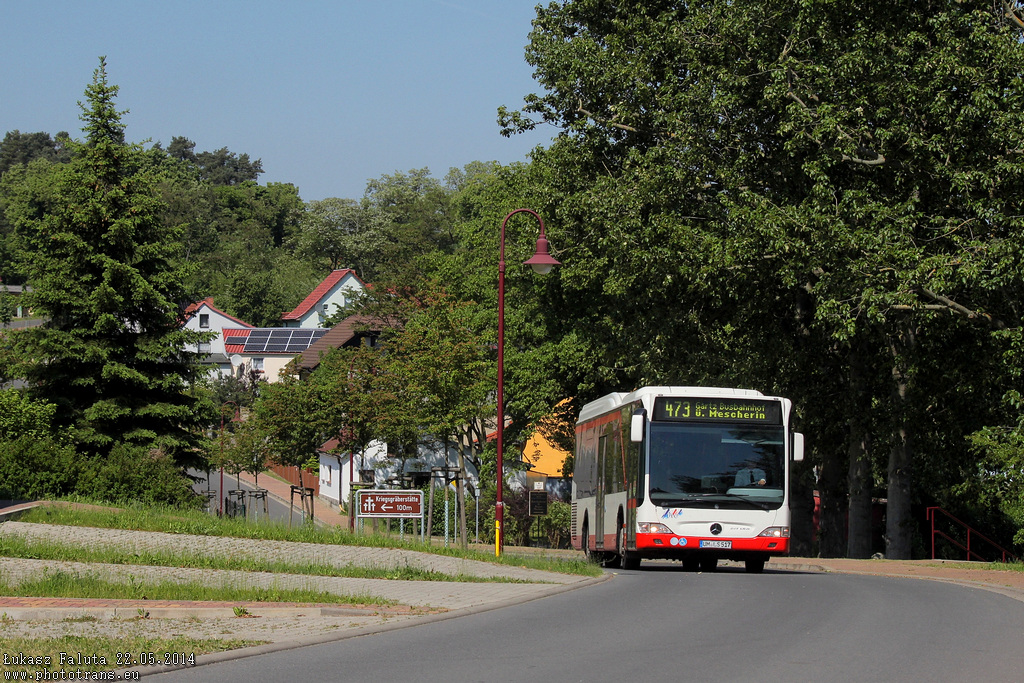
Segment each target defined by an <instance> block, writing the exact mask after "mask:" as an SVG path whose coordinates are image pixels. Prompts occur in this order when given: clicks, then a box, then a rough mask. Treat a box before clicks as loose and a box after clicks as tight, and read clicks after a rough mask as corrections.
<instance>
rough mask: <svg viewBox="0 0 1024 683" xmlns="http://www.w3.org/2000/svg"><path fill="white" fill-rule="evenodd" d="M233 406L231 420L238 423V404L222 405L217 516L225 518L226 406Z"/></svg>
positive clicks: (226, 403)
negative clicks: (233, 412) (233, 414)
mask: <svg viewBox="0 0 1024 683" xmlns="http://www.w3.org/2000/svg"><path fill="white" fill-rule="evenodd" d="M226 405H233V406H234V407H235V416H234V417H233V418H231V421H232V422H238V420H239V412H240V411H239V408H238V404H237V403H235V402H234V401H224V403H221V404H220V462H221V465H220V505H219V506H218V507H217V516H218V517H223V516H224V406H226Z"/></svg>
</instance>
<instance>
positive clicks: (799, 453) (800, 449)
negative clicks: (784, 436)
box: [793, 432, 804, 462]
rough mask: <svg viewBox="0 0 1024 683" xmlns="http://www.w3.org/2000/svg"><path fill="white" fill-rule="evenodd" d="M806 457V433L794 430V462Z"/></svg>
mask: <svg viewBox="0 0 1024 683" xmlns="http://www.w3.org/2000/svg"><path fill="white" fill-rule="evenodd" d="M803 459H804V435H803V434H801V433H800V432H793V462H800V461H801V460H803Z"/></svg>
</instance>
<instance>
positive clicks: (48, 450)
mask: <svg viewBox="0 0 1024 683" xmlns="http://www.w3.org/2000/svg"><path fill="white" fill-rule="evenodd" d="M79 472H80V460H79V457H78V454H77V453H75V449H74V448H72V447H71V446H67V445H64V444H61V443H58V442H57V441H55V440H54V439H52V438H51V437H48V436H23V437H21V438H18V439H13V440H12V439H6V440H0V497H3V498H12V499H24V500H41V499H44V498H59V497H62V496H66V495H68V494H69V493H71V492H72V491H73V490H74V487H75V482H76V481H77V479H78V476H79Z"/></svg>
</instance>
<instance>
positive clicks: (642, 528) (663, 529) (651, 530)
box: [636, 522, 672, 534]
mask: <svg viewBox="0 0 1024 683" xmlns="http://www.w3.org/2000/svg"><path fill="white" fill-rule="evenodd" d="M636 530H637V532H638V533H641V534H670V533H672V530H671V529H669V528H668V527H667V526H665V525H664V524H658V523H657V522H637V523H636Z"/></svg>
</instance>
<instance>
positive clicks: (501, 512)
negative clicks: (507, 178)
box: [494, 209, 561, 557]
mask: <svg viewBox="0 0 1024 683" xmlns="http://www.w3.org/2000/svg"><path fill="white" fill-rule="evenodd" d="M517 213H528V214H530V215H531V216H533V217H534V218H536V219H537V222H538V223H540V237H538V238H537V248H536V251H535V252H534V254H533V256H532V257H531V258H530V259H528V260H527V261H525V262H524V263H523V265H524V266H530V267H531V268H533V272H535V273H537V274H538V275H547V274H548V273H550V272H551V269H552V268H553V267H555V266H558V265H561V264H560V263H559V262H558V261H556V260H555V259H554V258H553V257H552V256H551V254H549V253H548V238H547V236H546V235H545V234H544V221H543V220H542V219H541V217H540V216H539V215H538V214H537V212H536V211H531V210H530V209H516V210H515V211H512V212H510V213H509V214H508V215H507V216H505V220H503V221H502V222H501V242H500V246H499V252H498V406H497V417H498V434H497V436H498V443H497V445H498V497H497V501H496V502H495V509H494V555H495V557H500V556H501V550H502V548H503V547H504V546H505V503H504V502H503V501H502V489H503V488H504V486H503V484H504V479H505V473H504V459H503V457H504V442H505V440H504V434H505V225H507V224H508V219H510V218H512V216H514V215H516V214H517Z"/></svg>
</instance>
